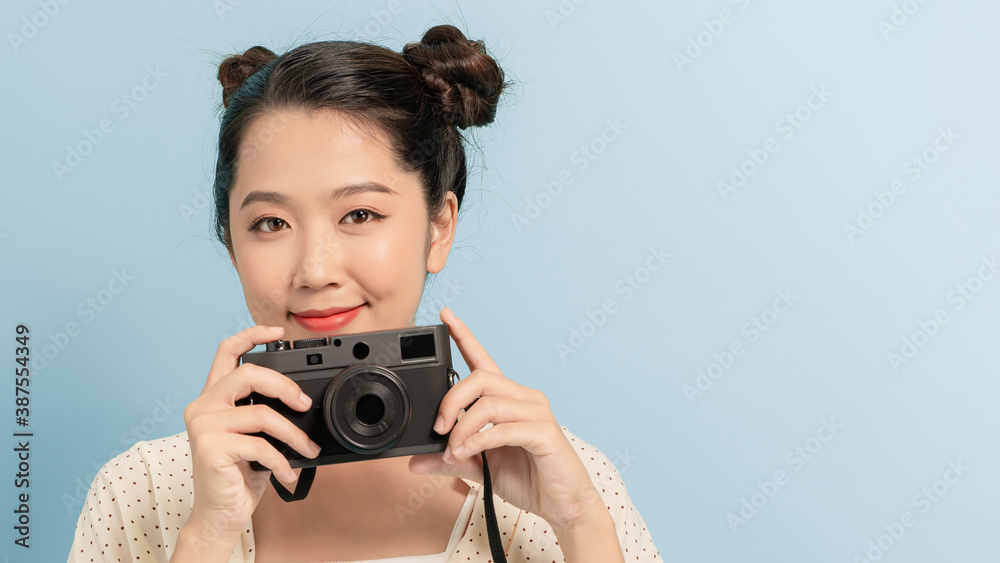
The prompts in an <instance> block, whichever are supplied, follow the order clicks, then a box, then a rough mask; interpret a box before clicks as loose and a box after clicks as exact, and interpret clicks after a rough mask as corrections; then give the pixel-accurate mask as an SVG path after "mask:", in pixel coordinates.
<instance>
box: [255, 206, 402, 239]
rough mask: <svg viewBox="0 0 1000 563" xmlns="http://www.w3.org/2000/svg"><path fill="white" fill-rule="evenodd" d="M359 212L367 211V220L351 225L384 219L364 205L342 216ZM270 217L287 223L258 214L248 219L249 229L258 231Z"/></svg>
mask: <svg viewBox="0 0 1000 563" xmlns="http://www.w3.org/2000/svg"><path fill="white" fill-rule="evenodd" d="M361 212H364V213H367V214H368V215H369V220H368V221H364V222H361V223H353V222H352V223H350V224H351V225H364V224H366V223H372V222H374V221H381V220H382V219H385V215H382V214H381V213H377V212H375V211H373V210H371V209H368V208H365V207H359V208H358V209H352V210H351V211H349V212H348V213H347V215H344V217H345V218H346V217H349V216H351V215H353V214H355V213H361ZM272 219H275V220H278V221H281V222H282V223H283V224H285V225H286V226H287V223H286V222H285V220H284V219H281V218H280V217H275V216H273V215H258V216H257V217H254V218H253V219H252V220H251V221H250V231H259V230H260V226H261V225H263V224H264V223H265V222H267V221H269V220H272ZM279 230H284V229H279ZM260 232H264V233H266V232H276V231H260Z"/></svg>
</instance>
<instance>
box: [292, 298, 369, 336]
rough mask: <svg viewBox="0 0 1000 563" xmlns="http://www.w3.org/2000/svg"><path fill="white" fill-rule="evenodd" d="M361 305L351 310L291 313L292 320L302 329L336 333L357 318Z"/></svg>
mask: <svg viewBox="0 0 1000 563" xmlns="http://www.w3.org/2000/svg"><path fill="white" fill-rule="evenodd" d="M361 307H363V305H358V306H357V307H354V308H353V309H345V308H343V307H333V308H330V309H326V310H323V311H316V310H309V311H302V312H299V313H292V318H293V319H295V322H297V323H299V326H301V327H302V328H304V329H306V330H308V331H310V332H316V333H329V332H336V331H338V330H340V329H342V328H344V327H345V326H347V325H348V324H349V323H350V322H351V321H353V320H354V319H355V317H357V316H358V313H360V312H361Z"/></svg>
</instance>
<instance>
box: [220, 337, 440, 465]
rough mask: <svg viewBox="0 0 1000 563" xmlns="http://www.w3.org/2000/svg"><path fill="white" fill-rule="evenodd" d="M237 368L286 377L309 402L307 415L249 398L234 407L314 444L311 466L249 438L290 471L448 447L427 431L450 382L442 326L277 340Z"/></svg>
mask: <svg viewBox="0 0 1000 563" xmlns="http://www.w3.org/2000/svg"><path fill="white" fill-rule="evenodd" d="M241 360H242V362H243V363H251V364H257V365H260V366H264V367H267V368H270V369H273V370H275V371H277V372H280V373H283V374H285V375H286V376H288V377H289V378H291V379H292V380H293V381H295V382H296V383H298V385H299V387H301V388H302V391H303V392H304V393H305V394H306V395H309V397H310V398H312V408H310V409H309V410H308V411H306V412H299V411H296V410H292V409H291V408H289V407H288V406H287V405H285V404H284V403H283V402H281V401H280V400H279V399H274V398H271V397H266V396H264V395H261V394H259V393H256V392H255V393H251V394H250V395H249V396H248V397H246V398H244V399H242V400H241V401H240V402H239V403H238V404H264V405H268V406H270V407H271V408H272V409H274V410H275V411H277V412H278V414H280V415H282V416H284V417H285V418H287V419H289V420H290V421H291V422H292V423H293V424H295V425H296V426H298V427H299V428H301V429H302V430H304V431H305V433H306V434H307V435H308V436H309V437H310V438H311V439H312V440H313V441H314V442H316V443H317V444H319V446H320V453H319V456H317V457H316V458H315V459H310V458H307V457H303V456H302V455H300V454H299V453H298V452H297V451H295V450H293V449H292V448H290V447H288V446H287V445H286V444H285V443H283V442H281V441H279V440H277V439H275V438H273V437H271V436H269V435H267V434H264V433H258V434H255V435H256V436H261V437H263V438H265V439H267V440H268V442H270V443H271V444H272V445H274V447H275V448H276V449H277V450H278V451H279V452H281V453H282V455H284V456H285V457H286V458H287V459H288V461H289V464H290V465H291V466H292V467H312V466H317V465H328V464H332V463H346V462H351V461H363V460H369V459H379V458H387V457H397V456H404V455H415V454H422V453H430V452H440V451H444V449H445V446H446V445H447V443H448V435H447V434H445V435H440V434H438V433H437V432H435V431H434V429H433V426H434V420H435V419H436V417H437V411H438V407H439V406H440V404H441V399H442V398H443V397H444V395H445V393H447V392H448V390H449V389H450V388H451V386H452V385H454V383H455V381H456V380H457V374H456V373H455V371H454V370H453V369H452V366H451V341H450V340H449V334H448V325H445V324H439V325H432V326H425V327H409V328H405V329H399V330H389V331H380V332H367V333H359V334H344V335H335V336H330V337H328V338H327V337H320V338H309V339H305V340H295V341H293V342H287V341H283V340H276V341H274V342H269V343H268V344H267V348H266V351H264V352H248V353H246V354H244V355H243V356H242V358H241ZM252 465H253V468H254V469H257V470H263V469H265V468H264V467H263V466H261V465H260V464H258V463H253V464H252Z"/></svg>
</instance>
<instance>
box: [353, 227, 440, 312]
mask: <svg viewBox="0 0 1000 563" xmlns="http://www.w3.org/2000/svg"><path fill="white" fill-rule="evenodd" d="M425 237H426V234H425V233H422V232H420V226H419V224H413V225H408V226H407V228H400V229H394V230H392V231H391V232H387V233H386V236H384V237H379V238H378V240H377V241H376V240H370V241H367V242H366V244H365V245H364V248H363V249H361V248H359V249H358V250H359V252H358V254H357V255H356V257H355V259H354V260H353V261H352V262H353V263H354V264H355V268H354V272H355V275H356V276H357V277H358V278H363V279H364V280H365V281H364V282H362V283H363V284H364V285H366V286H367V288H368V289H369V291H370V292H371V293H373V294H381V295H383V296H384V295H388V294H389V293H398V292H400V291H401V290H402V291H407V290H409V289H410V287H411V286H412V287H413V288H414V291H416V292H418V293H419V292H420V291H422V290H423V278H424V274H425V273H426V272H427V257H426V255H425V252H424V250H425V246H426V245H425V241H426V240H425Z"/></svg>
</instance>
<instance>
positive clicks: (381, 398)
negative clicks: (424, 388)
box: [323, 364, 410, 454]
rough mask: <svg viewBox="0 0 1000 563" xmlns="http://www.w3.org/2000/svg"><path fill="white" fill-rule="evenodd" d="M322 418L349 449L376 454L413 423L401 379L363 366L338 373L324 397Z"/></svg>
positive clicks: (370, 366)
mask: <svg viewBox="0 0 1000 563" xmlns="http://www.w3.org/2000/svg"><path fill="white" fill-rule="evenodd" d="M323 419H324V421H325V422H326V428H327V430H329V431H330V433H331V434H333V437H334V438H336V439H337V441H338V442H340V444H341V445H342V446H344V447H345V448H347V449H348V450H351V451H354V452H358V453H367V454H375V453H379V452H383V451H385V450H387V449H389V448H391V447H392V446H393V444H395V443H396V441H397V440H398V439H399V438H400V436H402V435H403V432H404V431H405V430H406V427H407V425H408V424H409V422H410V401H409V398H408V396H407V394H406V388H405V387H404V386H403V382H402V380H401V379H400V378H399V376H398V375H397V374H396V373H395V372H393V371H391V370H389V369H386V368H384V367H382V366H377V365H368V364H361V365H355V366H351V367H349V368H347V369H345V370H344V371H342V372H340V373H339V374H337V376H336V377H335V378H334V379H333V381H331V382H330V385H329V386H328V387H327V389H326V393H325V394H324V396H323Z"/></svg>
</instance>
